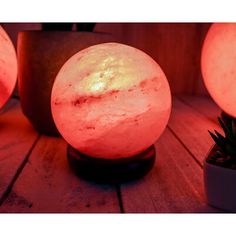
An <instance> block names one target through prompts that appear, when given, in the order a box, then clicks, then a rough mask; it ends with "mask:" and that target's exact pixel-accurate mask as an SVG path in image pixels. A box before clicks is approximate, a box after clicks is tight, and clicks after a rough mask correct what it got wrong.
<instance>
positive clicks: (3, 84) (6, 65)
mask: <svg viewBox="0 0 236 236" xmlns="http://www.w3.org/2000/svg"><path fill="white" fill-rule="evenodd" d="M16 76H17V60H16V52H15V48H14V46H13V44H12V42H11V40H10V38H9V37H8V35H7V33H6V32H5V31H4V29H3V28H2V27H1V26H0V108H1V107H2V106H3V105H4V104H5V103H6V101H7V100H8V99H9V97H10V96H11V94H12V92H13V89H14V87H15V84H16V78H17V77H16Z"/></svg>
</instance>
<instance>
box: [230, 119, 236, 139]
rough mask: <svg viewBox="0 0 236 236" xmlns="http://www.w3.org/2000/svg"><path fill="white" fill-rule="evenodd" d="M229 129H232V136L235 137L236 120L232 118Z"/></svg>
mask: <svg viewBox="0 0 236 236" xmlns="http://www.w3.org/2000/svg"><path fill="white" fill-rule="evenodd" d="M231 129H232V133H233V136H234V137H235V139H236V120H232V122H231Z"/></svg>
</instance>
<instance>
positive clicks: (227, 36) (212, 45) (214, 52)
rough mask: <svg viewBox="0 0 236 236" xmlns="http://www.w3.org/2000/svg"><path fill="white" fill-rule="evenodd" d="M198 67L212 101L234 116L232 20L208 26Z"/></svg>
mask: <svg viewBox="0 0 236 236" xmlns="http://www.w3.org/2000/svg"><path fill="white" fill-rule="evenodd" d="M201 67H202V74H203V79H204V82H205V85H206V87H207V90H208V92H209V93H210V95H211V96H212V98H213V99H214V101H215V102H216V103H217V104H218V105H219V106H220V107H221V108H222V109H223V110H224V111H225V112H226V113H228V114H229V115H231V116H233V117H236V23H216V24H213V25H212V26H211V28H210V30H209V31H208V33H207V36H206V39H205V42H204V45H203V49H202V58H201Z"/></svg>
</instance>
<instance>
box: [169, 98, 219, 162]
mask: <svg viewBox="0 0 236 236" xmlns="http://www.w3.org/2000/svg"><path fill="white" fill-rule="evenodd" d="M168 126H169V128H170V129H171V130H172V131H173V132H174V133H175V135H176V136H177V137H178V138H179V140H180V141H181V142H182V144H183V145H184V146H186V148H187V149H188V150H189V151H190V152H191V153H192V155H193V156H194V157H195V158H196V159H197V160H198V161H199V163H201V164H202V163H203V160H204V158H205V157H206V155H207V153H208V151H209V149H210V148H211V147H212V145H213V143H214V142H213V140H212V138H211V137H210V135H209V133H208V132H207V130H214V129H216V130H218V131H220V132H222V131H221V128H220V127H219V125H218V124H216V123H215V122H213V121H211V120H209V119H208V118H206V117H205V116H204V115H202V114H200V113H199V112H197V111H196V110H195V109H193V108H191V107H190V106H188V105H186V104H184V103H183V102H182V101H180V100H179V99H177V98H175V99H173V106H172V114H171V117H170V120H169V123H168Z"/></svg>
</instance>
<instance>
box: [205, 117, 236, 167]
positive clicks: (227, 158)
mask: <svg viewBox="0 0 236 236" xmlns="http://www.w3.org/2000/svg"><path fill="white" fill-rule="evenodd" d="M218 121H219V123H220V125H221V127H222V129H223V131H224V135H225V136H223V135H222V134H220V133H219V132H218V131H216V130H214V132H215V133H212V132H211V131H209V130H208V132H209V134H210V135H211V137H212V138H213V140H214V141H215V143H216V145H217V148H216V150H215V153H214V155H213V157H212V158H211V161H210V162H213V161H214V162H215V163H216V164H218V165H222V166H231V167H233V168H235V166H236V120H235V119H234V118H231V119H230V120H227V122H226V121H224V120H222V119H221V118H218Z"/></svg>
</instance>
